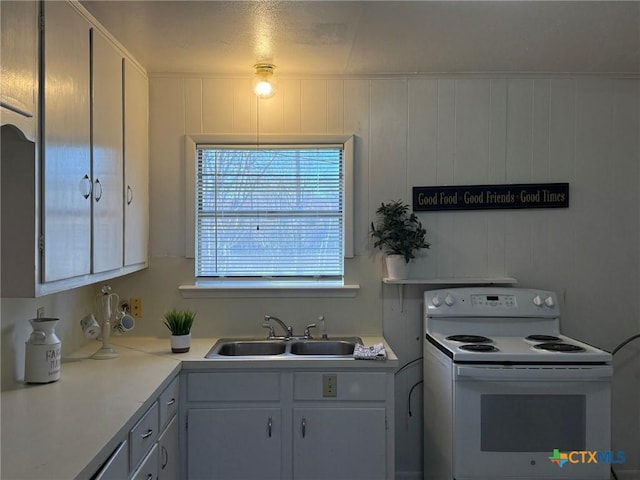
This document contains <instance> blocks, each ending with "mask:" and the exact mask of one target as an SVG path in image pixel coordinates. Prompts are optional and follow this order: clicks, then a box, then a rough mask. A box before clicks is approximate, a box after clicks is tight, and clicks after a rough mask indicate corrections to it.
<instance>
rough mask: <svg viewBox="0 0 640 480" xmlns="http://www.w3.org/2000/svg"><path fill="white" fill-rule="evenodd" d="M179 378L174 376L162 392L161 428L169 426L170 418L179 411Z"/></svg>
mask: <svg viewBox="0 0 640 480" xmlns="http://www.w3.org/2000/svg"><path fill="white" fill-rule="evenodd" d="M178 379H179V377H176V378H174V379H173V381H172V382H171V383H170V384H169V386H168V387H167V388H165V389H164V392H162V393H161V394H160V398H159V409H160V430H162V429H163V428H164V427H166V426H167V423H169V420H171V418H173V416H174V415H175V413H176V412H177V411H178V396H179V395H180V393H179V387H180V384H179V383H178Z"/></svg>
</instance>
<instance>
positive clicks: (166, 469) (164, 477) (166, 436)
mask: <svg viewBox="0 0 640 480" xmlns="http://www.w3.org/2000/svg"><path fill="white" fill-rule="evenodd" d="M178 432H179V430H178V420H177V417H176V416H175V415H174V416H173V418H172V419H171V421H170V422H169V425H168V426H167V428H165V430H164V431H163V432H162V433H161V434H160V438H158V448H159V450H158V455H159V457H160V458H159V466H158V480H178V479H179V478H180V455H179V452H180V449H179V448H180V445H179V443H178Z"/></svg>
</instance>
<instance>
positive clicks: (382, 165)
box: [369, 79, 410, 212]
mask: <svg viewBox="0 0 640 480" xmlns="http://www.w3.org/2000/svg"><path fill="white" fill-rule="evenodd" d="M407 128H408V127H407V82H406V80H404V79H403V80H396V79H392V80H380V81H377V82H375V83H373V85H372V88H371V138H370V146H371V150H370V152H371V166H370V168H371V170H370V172H371V176H370V179H369V189H370V195H371V200H372V205H371V207H372V210H373V212H375V210H376V209H377V208H378V206H379V205H380V203H381V202H388V201H390V200H397V199H402V200H404V201H408V200H409V196H408V195H409V193H410V192H409V188H408V186H407V176H406V172H407Z"/></svg>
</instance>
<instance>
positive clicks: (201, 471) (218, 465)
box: [187, 408, 282, 480]
mask: <svg viewBox="0 0 640 480" xmlns="http://www.w3.org/2000/svg"><path fill="white" fill-rule="evenodd" d="M280 422H281V414H280V409H278V408H234V409H231V408H220V409H218V408H216V409H191V410H189V411H188V425H187V452H188V453H187V462H188V463H187V474H188V478H189V479H191V480H196V479H197V480H215V479H220V480H252V479H254V480H268V479H280V478H281V473H282V455H281V448H282V445H281V444H282V435H281V423H280Z"/></svg>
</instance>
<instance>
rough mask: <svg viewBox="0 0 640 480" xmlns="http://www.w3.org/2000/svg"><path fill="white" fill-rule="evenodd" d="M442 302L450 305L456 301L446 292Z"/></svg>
mask: <svg viewBox="0 0 640 480" xmlns="http://www.w3.org/2000/svg"><path fill="white" fill-rule="evenodd" d="M444 303H445V304H446V305H447V306H449V307H450V306H451V305H453V304H454V303H456V301H455V299H454V298H453V297H452V296H451V295H449V294H447V296H446V297H444Z"/></svg>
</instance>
